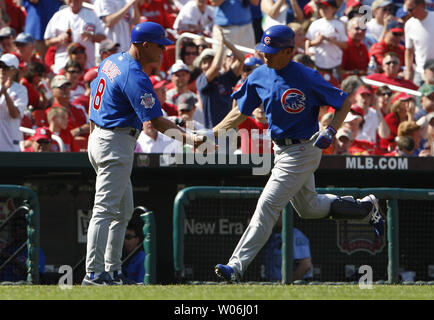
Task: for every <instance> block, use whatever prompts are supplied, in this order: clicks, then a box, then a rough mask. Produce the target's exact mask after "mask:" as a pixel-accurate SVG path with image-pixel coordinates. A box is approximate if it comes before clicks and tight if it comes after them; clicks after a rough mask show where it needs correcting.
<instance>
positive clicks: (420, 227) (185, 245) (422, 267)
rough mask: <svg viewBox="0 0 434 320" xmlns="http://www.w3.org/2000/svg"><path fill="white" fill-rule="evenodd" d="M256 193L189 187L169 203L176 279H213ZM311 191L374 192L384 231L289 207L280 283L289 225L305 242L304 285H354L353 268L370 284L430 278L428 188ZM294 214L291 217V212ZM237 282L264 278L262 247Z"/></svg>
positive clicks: (287, 260) (433, 218) (433, 207)
mask: <svg viewBox="0 0 434 320" xmlns="http://www.w3.org/2000/svg"><path fill="white" fill-rule="evenodd" d="M261 191H262V188H244V187H190V188H186V189H184V190H181V191H180V192H179V193H178V195H177V196H176V198H175V201H174V212H173V248H174V251H173V252H174V269H175V274H176V276H175V278H176V279H177V281H179V282H193V283H194V282H209V281H211V282H212V281H216V280H217V279H216V276H215V275H214V273H213V270H214V266H215V264H217V263H226V262H227V261H228V259H229V258H230V256H231V254H232V251H233V250H234V248H235V246H236V244H237V243H238V240H239V239H240V237H241V235H242V234H243V232H244V230H245V228H246V227H247V225H248V222H249V218H250V217H251V215H252V214H253V212H254V210H255V207H256V202H257V200H258V198H259V196H260V193H261ZM317 191H318V192H319V193H333V194H337V195H353V196H354V197H355V198H361V197H363V196H365V195H368V194H370V193H374V194H376V195H377V197H378V198H379V199H380V207H381V208H382V212H383V213H384V215H385V216H386V217H387V224H386V226H387V232H385V235H383V236H382V237H377V236H375V234H374V231H373V228H372V227H371V226H370V225H369V224H368V223H363V222H358V221H338V222H336V221H333V220H329V219H317V220H306V219H301V218H299V216H298V215H297V214H296V213H295V211H293V209H292V206H291V204H288V206H287V208H286V209H285V210H284V212H283V213H282V216H283V219H282V220H283V224H282V231H280V230H274V232H282V248H281V253H282V257H283V258H282V282H283V283H292V282H293V280H292V266H293V260H292V259H293V257H292V255H293V249H292V248H293V246H292V245H293V244H292V239H293V236H292V230H293V229H292V228H293V227H296V228H297V229H299V230H300V231H302V232H303V233H304V234H305V235H306V236H307V238H308V239H309V242H310V251H311V256H312V263H313V270H312V271H313V272H312V277H311V278H310V279H309V280H310V281H311V282H316V281H318V282H330V281H331V282H351V283H353V282H355V281H358V279H359V278H360V276H361V275H360V274H359V272H358V271H359V267H361V266H363V265H369V266H370V267H371V268H372V270H373V279H372V280H373V281H374V282H377V283H397V282H408V283H410V282H418V281H419V282H420V281H422V282H426V283H431V282H432V281H434V271H433V270H434V269H433V268H434V235H433V233H432V230H433V228H434V215H433V214H434V201H433V200H434V190H430V189H404V188H400V189H398V188H318V189H317ZM294 213H295V214H294ZM266 247H267V245H265V246H264V248H263V249H262V250H261V251H260V252H259V254H258V255H257V257H256V258H255V260H254V261H253V262H252V264H251V265H250V266H249V268H248V270H247V272H246V273H245V275H244V279H243V280H244V281H247V282H249V281H254V282H263V281H265V282H266V281H268V278H267V275H266V274H264V270H265V260H264V250H266Z"/></svg>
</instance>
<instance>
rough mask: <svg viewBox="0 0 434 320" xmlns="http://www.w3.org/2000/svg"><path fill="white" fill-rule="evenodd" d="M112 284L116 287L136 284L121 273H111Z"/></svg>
mask: <svg viewBox="0 0 434 320" xmlns="http://www.w3.org/2000/svg"><path fill="white" fill-rule="evenodd" d="M113 282H114V284H116V285H135V284H137V283H136V282H135V281H133V280H131V279H129V278H128V277H127V276H125V275H124V274H123V273H122V272H121V273H118V272H117V271H114V272H113Z"/></svg>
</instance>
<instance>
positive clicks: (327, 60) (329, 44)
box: [306, 0, 347, 77]
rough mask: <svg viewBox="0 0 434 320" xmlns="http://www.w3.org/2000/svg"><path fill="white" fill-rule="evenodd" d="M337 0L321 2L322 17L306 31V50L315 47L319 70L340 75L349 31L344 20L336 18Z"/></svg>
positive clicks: (315, 57)
mask: <svg viewBox="0 0 434 320" xmlns="http://www.w3.org/2000/svg"><path fill="white" fill-rule="evenodd" d="M336 10H337V3H336V1H335V0H326V1H321V2H319V12H320V15H321V18H320V19H318V20H315V21H313V22H312V24H311V25H310V27H309V29H308V30H307V33H306V38H307V41H306V52H310V50H309V48H310V47H313V48H314V52H315V54H314V61H315V65H316V67H317V68H318V70H319V71H324V72H333V75H334V76H335V77H336V76H337V77H339V71H338V69H339V67H340V65H341V63H342V55H343V51H342V50H343V49H345V48H346V47H347V33H346V30H345V25H344V23H343V22H342V21H340V20H338V19H336V18H335V13H336Z"/></svg>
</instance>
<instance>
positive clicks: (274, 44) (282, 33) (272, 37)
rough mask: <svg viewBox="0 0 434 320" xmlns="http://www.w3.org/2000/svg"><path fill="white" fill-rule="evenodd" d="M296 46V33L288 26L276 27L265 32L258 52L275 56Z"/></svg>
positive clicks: (257, 48)
mask: <svg viewBox="0 0 434 320" xmlns="http://www.w3.org/2000/svg"><path fill="white" fill-rule="evenodd" d="M294 46H295V41H294V31H292V29H291V28H290V27H288V26H286V25H275V26H272V27H270V28H268V29H267V30H265V32H264V34H263V35H262V39H261V43H259V44H258V45H257V46H256V50H258V51H260V52H264V53H271V54H273V53H277V52H279V51H280V50H282V49H286V48H294Z"/></svg>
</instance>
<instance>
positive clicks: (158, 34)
mask: <svg viewBox="0 0 434 320" xmlns="http://www.w3.org/2000/svg"><path fill="white" fill-rule="evenodd" d="M131 42H132V43H142V42H153V43H157V44H161V45H169V44H173V42H172V41H170V40H169V39H168V38H167V32H166V30H164V28H163V27H162V26H161V25H159V24H158V23H155V22H151V21H146V22H142V23H139V24H137V25H136V26H135V27H134V28H133V30H131Z"/></svg>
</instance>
